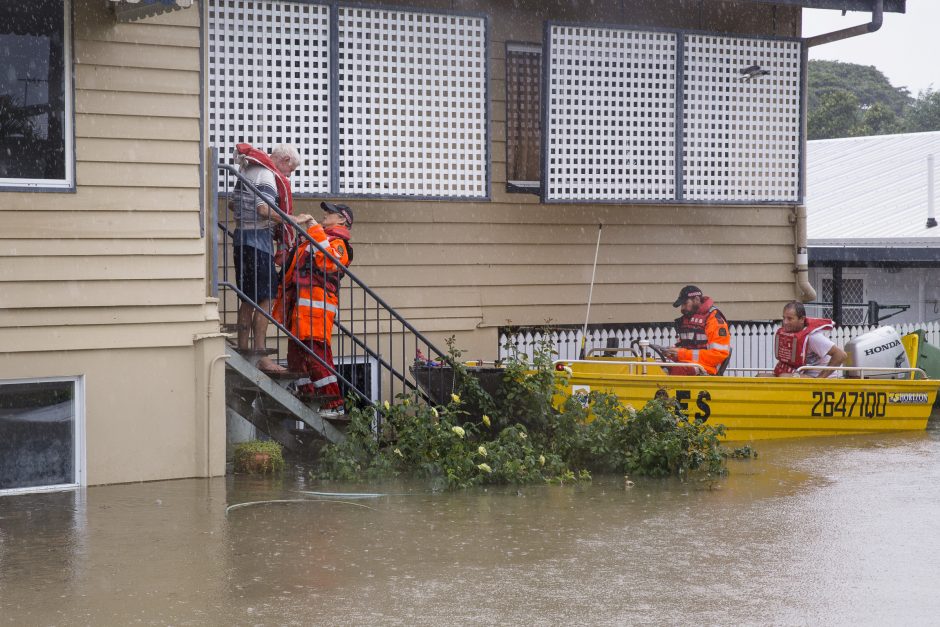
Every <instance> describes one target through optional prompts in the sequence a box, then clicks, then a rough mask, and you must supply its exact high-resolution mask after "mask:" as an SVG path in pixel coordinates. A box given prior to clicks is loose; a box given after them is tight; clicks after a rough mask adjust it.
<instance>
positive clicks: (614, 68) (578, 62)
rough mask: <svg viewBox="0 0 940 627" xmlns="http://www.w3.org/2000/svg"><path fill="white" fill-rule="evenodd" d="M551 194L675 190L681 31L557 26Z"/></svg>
mask: <svg viewBox="0 0 940 627" xmlns="http://www.w3.org/2000/svg"><path fill="white" fill-rule="evenodd" d="M549 37H550V40H549V46H550V60H549V68H548V71H549V86H548V90H549V93H548V116H547V117H548V124H547V132H546V136H547V141H548V146H547V157H546V158H547V171H548V172H547V174H548V176H547V180H546V181H545V185H546V186H545V198H546V200H638V199H643V200H649V199H671V198H674V196H675V180H676V172H675V149H676V148H675V143H676V135H675V100H676V35H675V34H674V33H660V32H642V31H632V30H621V29H605V28H594V27H586V26H561V25H559V26H552V27H551V29H550V35H549Z"/></svg>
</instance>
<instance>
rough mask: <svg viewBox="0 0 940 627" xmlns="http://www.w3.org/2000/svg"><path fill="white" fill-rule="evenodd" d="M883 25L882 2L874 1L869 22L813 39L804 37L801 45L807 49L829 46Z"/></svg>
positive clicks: (880, 0)
mask: <svg viewBox="0 0 940 627" xmlns="http://www.w3.org/2000/svg"><path fill="white" fill-rule="evenodd" d="M883 23H884V0H874V2H873V5H872V9H871V21H870V22H868V23H867V24H859V25H858V26H851V27H849V28H843V29H842V30H837V31H833V32H831V33H825V34H822V35H816V36H815V37H806V38H805V39H803V43H804V44H805V45H806V47H807V48H812V47H813V46H821V45H823V44H831V43H832V42H834V41H842V40H843V39H848V38H849V37H857V36H859V35H867V34H868V33H874V32H875V31H876V30H878V29H879V28H881V25H882V24H883Z"/></svg>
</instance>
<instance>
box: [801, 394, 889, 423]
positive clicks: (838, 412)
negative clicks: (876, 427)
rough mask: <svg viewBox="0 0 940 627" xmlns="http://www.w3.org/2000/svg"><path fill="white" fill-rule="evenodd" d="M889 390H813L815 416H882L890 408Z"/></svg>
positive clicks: (813, 412)
mask: <svg viewBox="0 0 940 627" xmlns="http://www.w3.org/2000/svg"><path fill="white" fill-rule="evenodd" d="M889 396H893V395H889V394H888V393H887V392H833V391H828V390H827V391H825V392H823V391H817V392H813V401H814V402H813V410H812V415H813V416H821V417H825V418H832V417H834V416H839V417H841V418H850V417H852V416H855V417H858V418H882V417H884V415H885V411H886V410H887V408H888V398H889Z"/></svg>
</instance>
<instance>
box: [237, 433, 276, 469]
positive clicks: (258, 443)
mask: <svg viewBox="0 0 940 627" xmlns="http://www.w3.org/2000/svg"><path fill="white" fill-rule="evenodd" d="M234 457H235V472H246V473H258V474H262V475H263V474H267V473H278V472H281V470H283V469H284V455H283V452H282V449H281V445H280V444H278V443H277V442H274V441H272V440H249V441H248V442H242V443H241V444H239V445H238V446H236V447H235V455H234Z"/></svg>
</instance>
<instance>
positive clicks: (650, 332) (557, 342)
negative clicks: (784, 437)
mask: <svg viewBox="0 0 940 627" xmlns="http://www.w3.org/2000/svg"><path fill="white" fill-rule="evenodd" d="M779 326H780V325H778V324H772V323H754V324H732V325H730V331H731V364H730V365H729V367H730V368H760V369H764V370H771V369H773V367H774V364H776V362H777V360H776V359H775V358H774V334H775V333H776V332H777V329H778V328H779ZM882 326H887V325H882ZM891 326H894V328H895V329H897V331H898V333H900V334H901V335H905V334H907V333H911V332H912V331H916V330H917V329H923V330H924V331H926V332H927V341H928V342H929V343H930V344H933V345H934V346H938V347H940V321H933V322H922V323H917V322H913V323H908V324H898V325H891ZM875 328H877V327H875V326H864V325H862V326H843V327H838V328H836V329H834V330H833V331H832V332H830V334H829V337H830V338H831V339H832V341H834V342H835V343H836V344H838V345H839V346H845V344H846V342H848V341H849V340H851V339H852V338H854V337H857V336H859V335H862V334H863V333H867V332H868V331H871V330H873V329H875ZM546 336H547V338H548V340H549V341H550V343H551V345H553V346H554V347H555V352H556V353H557V359H577V358H578V356H579V354H580V352H581V337H582V334H581V329H577V330H575V329H559V330H557V331H550V330H549V331H532V330H529V331H520V332H517V333H513V334H506V333H501V334H500V336H499V356H500V359H503V358H506V357H508V356H510V354H511V353H512V352H513V349H514V350H515V351H518V352H519V353H525V354H526V355H528V356H529V358H531V357H532V353H533V349H534V347H535V346H538V345H540V344H541V343H542V341H543V340H544V339H545V338H546ZM641 339H645V340H649V341H650V342H651V343H653V344H662V345H666V346H671V345H673V344H675V342H676V332H675V329H674V328H673V327H672V326H657V327H648V328H641V329H589V330H588V333H587V348H588V349H591V348H613V347H617V348H628V347H630V345H631V344H632V343H633V341H634V340H641Z"/></svg>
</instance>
